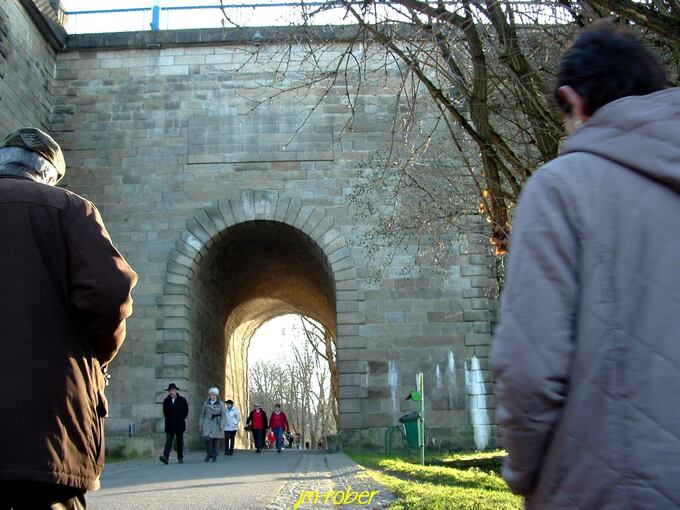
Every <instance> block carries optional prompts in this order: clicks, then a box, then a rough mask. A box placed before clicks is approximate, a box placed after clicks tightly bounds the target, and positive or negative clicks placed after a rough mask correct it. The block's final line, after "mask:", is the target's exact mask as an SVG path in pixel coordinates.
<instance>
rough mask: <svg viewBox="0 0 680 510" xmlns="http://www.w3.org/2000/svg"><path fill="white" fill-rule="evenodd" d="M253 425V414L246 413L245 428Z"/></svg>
mask: <svg viewBox="0 0 680 510" xmlns="http://www.w3.org/2000/svg"><path fill="white" fill-rule="evenodd" d="M252 424H253V412H252V411H250V413H248V418H246V427H247V426H248V425H252Z"/></svg>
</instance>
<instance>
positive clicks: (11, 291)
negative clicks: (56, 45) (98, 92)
mask: <svg viewBox="0 0 680 510" xmlns="http://www.w3.org/2000/svg"><path fill="white" fill-rule="evenodd" d="M65 170H66V164H65V163H64V157H63V155H62V152H61V148H60V147H59V145H58V144H57V142H55V141H54V139H52V137H50V136H49V135H48V134H47V133H44V132H42V131H40V130H39V129H35V128H24V129H19V130H17V131H14V132H12V133H10V134H9V135H8V136H7V137H5V138H4V140H3V141H2V142H1V143H0V303H1V305H0V345H2V356H0V387H1V388H2V389H3V394H2V399H0V508H12V507H13V508H84V507H85V491H87V490H93V489H96V488H98V487H99V475H100V473H101V471H102V469H103V467H104V417H105V416H106V415H107V402H106V397H105V396H104V388H105V369H106V367H107V365H108V364H109V362H110V361H111V360H112V359H113V358H114V356H115V355H116V353H117V352H118V350H119V349H120V347H121V345H122V343H123V340H124V339H125V320H126V319H127V318H128V317H129V316H130V314H131V313H132V299H131V297H130V291H131V290H132V288H133V287H134V285H135V283H136V282H137V275H136V274H135V272H134V271H133V270H132V269H131V268H130V266H129V265H128V264H127V262H125V260H124V259H123V257H122V256H121V254H120V253H119V252H118V251H117V250H116V248H115V247H114V246H113V244H112V242H111V239H110V237H109V235H108V233H107V231H106V228H105V227H104V224H103V222H102V219H101V217H100V216H99V212H98V211H97V209H96V208H95V206H94V205H93V204H92V203H91V202H89V201H87V200H85V199H84V198H81V197H79V196H78V195H76V194H74V193H71V192H69V191H67V190H65V189H62V188H57V187H55V184H56V183H57V182H58V181H59V179H61V178H62V177H63V176H64V173H65ZM38 395H40V396H43V397H39V402H38V403H36V402H35V398H36V396H38ZM44 396H46V397H44Z"/></svg>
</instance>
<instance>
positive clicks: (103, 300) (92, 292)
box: [67, 200, 137, 365]
mask: <svg viewBox="0 0 680 510" xmlns="http://www.w3.org/2000/svg"><path fill="white" fill-rule="evenodd" d="M70 214H71V218H70V220H71V221H70V222H69V223H68V233H67V245H68V254H69V272H70V303H71V307H72V311H73V313H74V315H75V322H76V323H77V324H78V326H79V328H80V330H81V331H82V332H83V334H84V337H85V339H86V341H87V342H88V343H89V345H90V347H91V348H92V350H93V352H94V354H95V356H96V357H97V359H98V360H99V362H100V363H101V364H102V365H105V364H107V363H108V362H110V361H111V360H112V359H113V358H114V356H115V355H116V353H117V352H118V349H120V346H121V344H122V343H123V340H125V320H126V319H127V318H128V317H129V316H130V315H131V314H132V297H131V295H130V292H131V290H132V288H133V287H134V286H135V284H136V283H137V275H136V274H135V272H134V271H133V270H132V269H131V268H130V266H129V265H128V264H127V262H126V261H125V259H123V256H122V255H121V254H120V253H119V252H118V250H116V248H115V247H114V246H113V243H112V242H111V238H110V237H109V234H108V232H107V231H106V228H105V227H104V223H103V222H102V219H101V216H100V215H99V212H98V211H97V209H96V207H95V206H94V205H93V204H92V203H91V202H88V201H87V200H83V201H82V203H74V204H73V207H72V208H71V210H70Z"/></svg>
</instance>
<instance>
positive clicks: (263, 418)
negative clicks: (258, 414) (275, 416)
mask: <svg viewBox="0 0 680 510" xmlns="http://www.w3.org/2000/svg"><path fill="white" fill-rule="evenodd" d="M262 424H263V425H264V428H265V429H268V428H269V421H268V420H267V413H265V412H264V411H262Z"/></svg>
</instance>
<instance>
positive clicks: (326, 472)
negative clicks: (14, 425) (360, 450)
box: [87, 450, 393, 510]
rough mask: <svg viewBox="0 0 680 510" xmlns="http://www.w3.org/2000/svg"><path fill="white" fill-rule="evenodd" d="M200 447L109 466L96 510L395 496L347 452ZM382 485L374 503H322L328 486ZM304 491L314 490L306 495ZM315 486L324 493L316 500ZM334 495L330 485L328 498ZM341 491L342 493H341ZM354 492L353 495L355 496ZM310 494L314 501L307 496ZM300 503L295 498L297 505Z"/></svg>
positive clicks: (243, 509)
mask: <svg viewBox="0 0 680 510" xmlns="http://www.w3.org/2000/svg"><path fill="white" fill-rule="evenodd" d="M203 458H204V455H203V454H201V453H192V454H188V455H187V456H185V458H184V464H177V460H176V458H175V457H174V455H173V458H172V459H171V463H170V464H169V465H167V466H166V465H163V464H161V463H160V462H159V461H158V459H142V460H132V461H126V462H117V463H113V464H109V465H107V466H106V470H105V471H104V474H103V475H102V488H101V490H100V491H97V492H90V493H88V495H87V503H88V508H89V509H91V510H100V509H101V510H104V509H106V510H128V509H138V508H143V509H145V510H147V509H148V510H174V509H177V510H182V509H190V510H202V509H210V510H221V509H225V510H230V509H234V510H237V509H238V510H251V509H252V510H265V509H270V510H288V509H293V508H294V507H295V508H297V510H307V509H312V508H313V509H315V510H316V509H326V508H336V509H337V508H346V509H359V508H361V509H369V508H370V509H375V508H386V507H387V504H388V503H389V502H390V501H392V500H393V498H392V496H391V495H390V494H389V493H388V492H387V491H385V490H384V489H383V488H382V487H380V486H378V485H377V484H376V483H375V482H374V481H373V480H372V479H369V478H368V477H366V476H365V475H363V474H362V473H361V468H359V467H358V466H357V465H356V464H354V463H353V462H352V461H351V460H350V459H349V458H348V457H347V456H345V455H343V454H337V453H336V454H326V453H319V452H301V451H298V450H288V451H286V450H284V451H283V452H282V453H281V454H277V453H276V452H275V451H263V452H262V453H261V454H259V455H258V454H256V453H255V452H253V451H236V452H235V453H234V456H232V457H225V456H220V457H218V459H217V462H216V463H212V462H208V463H205V462H203ZM348 485H349V486H350V487H351V490H352V491H356V492H357V493H361V492H362V491H364V490H366V491H378V492H377V494H376V495H375V496H374V498H373V499H372V501H371V505H342V506H333V505H332V504H330V503H329V504H324V501H323V500H324V498H326V496H328V491H329V490H336V491H338V490H342V491H346V488H347V486H348ZM305 491H311V492H310V493H307V495H306V496H305V497H304V502H302V500H301V495H302V494H303V493H305ZM314 491H317V494H318V495H319V498H318V499H317V500H316V502H313V501H312V500H313V499H314V498H313V496H314V494H315V493H314ZM333 496H335V493H332V494H331V496H330V498H328V499H329V500H330V499H332V497H333ZM341 499H342V497H341V496H337V500H338V501H340V500H341ZM350 499H351V497H350ZM310 501H311V502H310ZM296 503H298V505H297V507H296Z"/></svg>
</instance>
